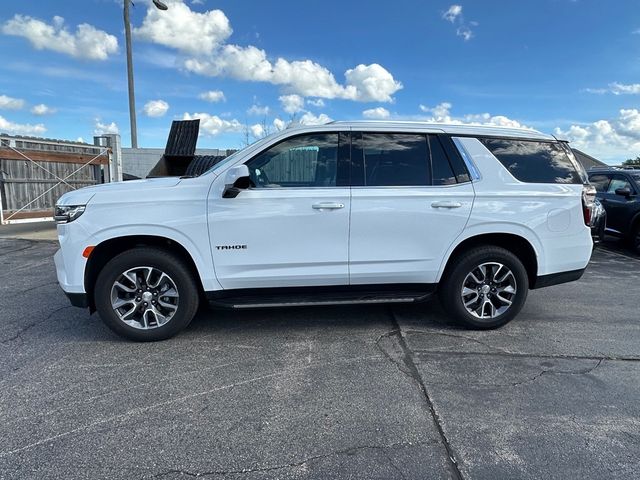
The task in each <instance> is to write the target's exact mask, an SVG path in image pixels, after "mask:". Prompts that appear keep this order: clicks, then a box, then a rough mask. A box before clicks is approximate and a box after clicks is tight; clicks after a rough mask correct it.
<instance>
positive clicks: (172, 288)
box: [94, 248, 199, 341]
mask: <svg viewBox="0 0 640 480" xmlns="http://www.w3.org/2000/svg"><path fill="white" fill-rule="evenodd" d="M94 296H95V302H96V308H97V310H98V313H99V314H100V318H102V320H103V321H104V322H105V324H106V325H107V326H108V327H109V328H110V329H111V330H113V331H114V332H115V333H117V334H118V335H121V336H123V337H126V338H129V339H131V340H136V341H155V340H164V339H167V338H169V337H172V336H173V335H175V334H176V333H178V332H179V331H180V330H182V329H183V328H185V327H186V326H187V325H188V324H189V322H191V320H192V319H193V316H194V315H195V313H196V310H197V309H198V300H199V298H198V289H197V287H196V284H195V281H194V279H193V274H192V273H191V270H190V269H189V267H188V266H187V265H186V264H185V263H184V261H182V259H180V258H179V257H177V256H175V255H173V254H171V253H169V252H167V251H165V250H161V249H158V248H134V249H132V250H127V251H126V252H123V253H121V254H120V255H118V256H116V257H115V258H113V259H112V260H111V261H110V262H109V263H107V264H106V265H105V266H104V268H103V269H102V271H101V272H100V274H99V275H98V279H97V281H96V285H95V291H94Z"/></svg>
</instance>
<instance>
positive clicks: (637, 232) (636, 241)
mask: <svg viewBox="0 0 640 480" xmlns="http://www.w3.org/2000/svg"><path fill="white" fill-rule="evenodd" d="M630 240H631V241H630V242H629V243H630V246H631V250H632V251H633V252H634V253H637V254H639V255H640V221H637V222H636V225H635V227H634V228H633V230H632V232H631V239H630Z"/></svg>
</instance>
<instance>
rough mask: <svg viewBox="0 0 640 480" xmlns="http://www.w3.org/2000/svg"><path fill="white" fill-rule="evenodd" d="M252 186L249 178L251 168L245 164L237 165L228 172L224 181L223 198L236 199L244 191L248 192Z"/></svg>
mask: <svg viewBox="0 0 640 480" xmlns="http://www.w3.org/2000/svg"><path fill="white" fill-rule="evenodd" d="M250 186H251V179H250V178H249V167H247V166H246V165H245V164H244V163H243V164H242V165H236V166H234V167H231V168H230V169H229V170H227V173H226V174H225V179H224V193H223V194H222V197H223V198H235V197H237V196H238V194H239V193H240V192H241V191H242V190H246V189H247V188H249V187H250Z"/></svg>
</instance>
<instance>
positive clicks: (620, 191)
mask: <svg viewBox="0 0 640 480" xmlns="http://www.w3.org/2000/svg"><path fill="white" fill-rule="evenodd" d="M616 195H620V196H622V197H627V198H629V197H630V196H631V189H630V188H629V187H624V188H616Z"/></svg>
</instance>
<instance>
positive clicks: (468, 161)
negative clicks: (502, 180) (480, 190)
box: [451, 137, 482, 183]
mask: <svg viewBox="0 0 640 480" xmlns="http://www.w3.org/2000/svg"><path fill="white" fill-rule="evenodd" d="M451 140H453V143H454V144H455V146H456V148H457V149H458V152H460V156H461V157H462V160H463V161H464V164H465V165H466V166H467V170H468V171H469V178H471V180H470V181H471V183H473V182H474V181H479V180H482V174H481V173H480V169H479V168H478V166H477V165H476V164H475V162H474V161H473V157H472V156H471V154H469V152H468V151H467V149H466V148H465V146H464V145H463V144H462V141H461V140H460V138H459V137H451ZM464 183H468V182H464Z"/></svg>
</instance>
